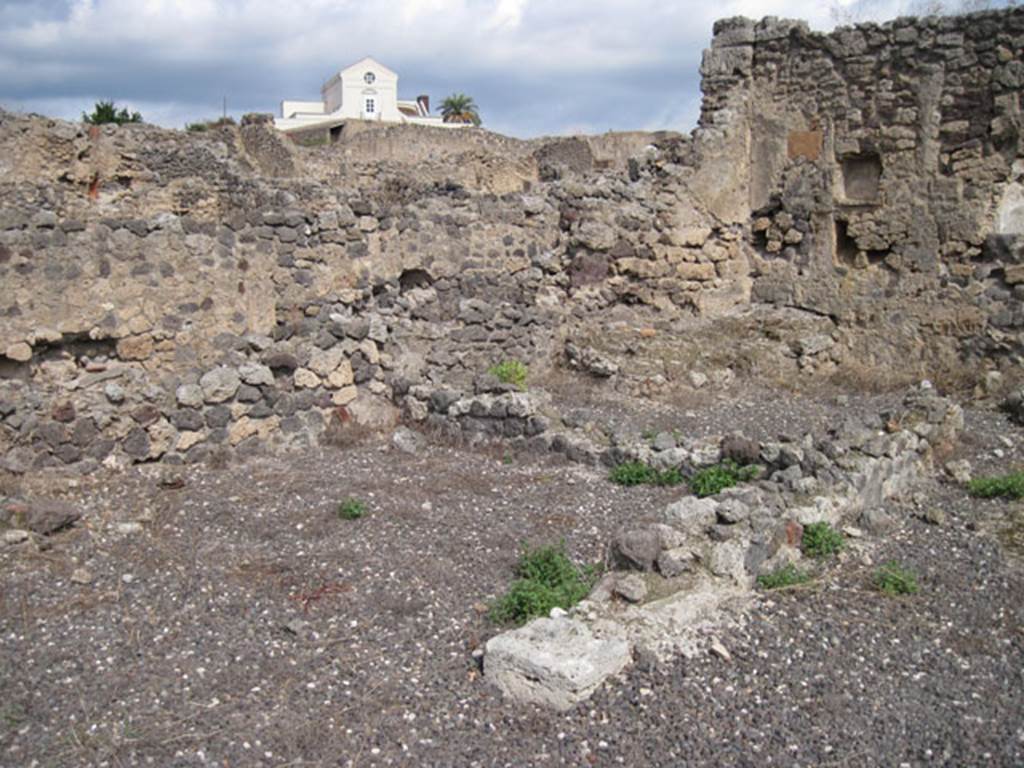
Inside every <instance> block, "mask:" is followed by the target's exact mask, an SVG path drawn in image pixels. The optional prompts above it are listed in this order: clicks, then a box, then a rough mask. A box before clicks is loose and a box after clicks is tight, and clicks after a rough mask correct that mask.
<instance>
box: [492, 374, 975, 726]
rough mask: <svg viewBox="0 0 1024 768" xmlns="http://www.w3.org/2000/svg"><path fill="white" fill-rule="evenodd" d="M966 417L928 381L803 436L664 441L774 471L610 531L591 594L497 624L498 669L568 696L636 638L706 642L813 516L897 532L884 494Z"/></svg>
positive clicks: (542, 690)
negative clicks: (894, 404)
mask: <svg viewBox="0 0 1024 768" xmlns="http://www.w3.org/2000/svg"><path fill="white" fill-rule="evenodd" d="M962 428H963V413H962V411H961V409H960V408H959V406H957V405H955V404H954V403H952V402H951V401H949V400H947V399H945V398H942V397H939V396H938V395H937V394H936V393H935V391H934V389H933V388H932V387H931V385H928V384H926V385H924V386H922V387H920V388H918V389H916V390H914V391H912V392H910V393H909V394H908V395H907V397H906V398H905V400H904V403H903V408H902V409H901V410H900V411H899V412H897V413H887V414H883V415H881V416H879V417H878V418H877V419H872V420H867V421H856V420H847V421H844V422H842V423H840V424H836V425H835V426H834V427H833V428H832V429H831V430H829V432H828V433H827V434H822V435H817V436H815V435H810V434H809V435H806V436H805V437H804V438H802V439H801V440H799V441H790V442H758V441H754V440H751V439H749V438H744V437H738V436H730V437H727V438H725V439H723V440H722V441H721V443H720V444H719V445H718V446H717V449H715V450H713V451H709V450H708V446H707V445H703V446H694V447H690V448H682V449H680V448H679V447H678V446H668V445H665V446H663V447H662V450H661V451H658V452H659V453H666V452H669V451H671V452H672V453H673V455H672V459H671V465H672V466H678V465H679V464H680V463H683V464H687V463H690V464H691V466H692V465H693V464H694V463H696V462H700V463H710V462H715V461H718V460H720V459H721V458H723V457H725V458H735V459H739V460H744V461H757V462H760V463H761V464H762V465H763V466H764V467H765V473H764V479H763V480H760V481H757V482H753V483H748V484H743V485H739V486H735V487H733V488H729V489H726V490H724V491H722V492H721V493H719V494H717V495H716V496H714V497H708V498H703V499H700V498H697V497H695V496H684V497H682V498H681V499H679V500H678V501H676V502H674V503H672V504H670V505H669V506H668V507H667V508H666V509H665V510H664V512H663V513H662V515H661V516H660V521H659V522H656V523H651V524H645V525H631V526H627V527H625V528H624V529H623V530H622V531H620V532H619V533H618V534H617V535H616V537H615V538H614V540H613V541H612V542H610V544H609V548H608V556H607V564H608V566H609V567H610V568H611V569H612V570H611V571H610V572H609V573H607V574H606V575H605V576H604V578H603V579H602V580H601V582H600V583H599V584H598V585H597V587H596V588H595V589H594V591H593V592H592V593H591V595H590V597H589V598H588V599H587V600H585V601H583V602H582V603H580V604H579V605H578V606H576V607H575V608H574V609H573V610H572V611H571V612H570V613H569V614H566V613H565V612H564V611H561V610H559V609H556V610H555V611H553V614H554V615H553V616H552V617H551V618H543V619H537V620H535V621H534V622H531V623H530V624H527V625H526V626H525V627H522V628H519V629H515V630H511V631H509V632H506V633H503V634H500V635H498V636H497V637H495V638H492V639H491V640H490V641H488V643H487V646H486V654H485V656H484V672H485V674H486V675H487V676H488V677H489V678H490V679H491V680H492V682H493V683H494V684H495V685H497V686H498V687H499V688H500V689H501V690H502V691H503V692H504V693H505V694H507V695H508V696H510V697H512V698H514V699H516V700H519V701H528V702H532V703H537V704H541V705H545V706H551V707H554V708H555V709H568V708H571V707H572V706H574V705H575V704H577V703H578V702H579V701H581V700H583V699H585V698H586V697H587V696H589V695H590V694H591V693H592V692H593V691H594V690H595V689H596V688H597V686H598V685H600V683H601V681H602V680H604V679H605V678H607V677H608V676H610V675H612V674H615V673H617V672H619V671H620V670H622V669H623V668H624V667H626V666H628V665H629V664H630V663H631V660H632V652H633V649H637V650H638V651H641V652H644V653H654V654H657V655H662V656H664V655H667V654H673V653H679V652H684V653H692V652H694V650H695V643H696V642H698V641H697V634H696V632H697V630H700V629H707V628H708V627H713V626H714V625H715V623H716V622H719V623H720V622H722V621H726V620H728V619H729V613H728V612H727V611H726V610H725V606H726V605H728V604H737V603H739V604H742V603H743V602H744V597H745V595H747V594H749V590H750V589H751V588H752V586H753V584H754V581H755V579H756V578H757V576H758V575H759V574H763V573H768V572H770V571H772V570H774V569H775V568H778V567H780V566H782V565H785V564H788V563H793V562H795V561H797V560H799V559H800V557H801V554H800V543H801V538H802V531H803V526H804V525H808V524H810V523H817V522H822V521H824V522H828V523H831V524H834V525H838V526H845V528H844V530H846V531H847V532H848V533H849V534H856V535H858V536H865V535H867V536H870V535H881V534H884V533H885V532H886V531H887V530H888V529H889V527H890V526H892V525H893V521H892V519H891V518H890V517H889V516H888V515H887V514H886V513H885V512H884V511H882V510H881V509H879V505H881V504H882V503H883V502H884V501H886V500H887V499H890V498H892V497H894V496H897V495H900V494H902V493H905V492H906V491H908V490H909V489H910V488H911V487H912V486H913V483H914V482H915V481H916V480H917V479H918V478H919V477H920V476H921V475H922V474H923V473H927V472H929V471H930V470H931V469H932V466H933V459H934V456H935V454H936V453H938V454H940V455H943V454H945V453H947V452H948V451H949V450H951V448H952V443H953V441H954V440H955V439H956V437H957V435H958V434H959V432H960V430H961V429H962ZM645 451H646V452H648V453H650V452H651V448H650V447H646V446H643V447H636V448H632V449H627V450H626V451H624V455H643V452H645ZM699 465H700V464H697V466H699ZM850 526H856V528H854V527H850ZM649 594H652V595H656V596H657V597H656V598H654V599H651V600H650V601H648V595H649ZM666 594H669V595H670V596H668V597H664V595H666Z"/></svg>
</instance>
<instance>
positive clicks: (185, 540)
mask: <svg viewBox="0 0 1024 768" xmlns="http://www.w3.org/2000/svg"><path fill="white" fill-rule="evenodd" d="M780 402H781V401H780V400H778V399H774V398H752V399H747V400H743V399H738V400H735V401H733V403H732V405H730V406H728V407H725V406H722V407H717V408H715V409H712V410H708V409H706V408H701V409H700V410H699V411H694V410H690V409H686V408H683V409H680V410H678V411H676V412H675V413H674V414H673V413H672V412H671V411H669V410H659V411H658V413H657V414H656V415H657V417H658V423H657V424H652V425H651V426H652V427H655V428H658V429H662V428H672V427H673V425H678V428H680V429H685V430H686V431H687V433H688V434H690V433H692V434H694V435H700V434H709V433H713V432H714V431H715V430H718V431H720V432H723V433H724V432H728V431H732V430H733V429H734V428H738V427H741V428H742V430H743V431H744V432H746V433H747V434H748V435H750V436H751V437H763V438H768V437H774V436H775V435H776V434H777V433H778V432H779V431H790V432H792V431H799V430H800V429H802V427H803V426H806V425H807V424H810V423H819V422H821V421H822V419H827V418H832V417H834V416H836V415H837V414H838V413H839V411H840V410H842V409H838V408H837V407H836V406H835V403H834V402H832V401H830V400H829V401H824V400H821V401H815V400H807V401H803V402H802V401H799V400H798V399H797V398H793V397H789V398H786V399H785V403H786V405H785V406H784V407H781V406H780V405H779V403H780ZM865 402H867V401H865ZM869 404H871V405H875V404H876V403H875V402H874V401H871V402H870V403H869ZM856 406H857V403H856V402H855V403H853V404H848V405H846V406H844V408H853V407H856ZM600 411H601V409H600V408H599V407H596V406H595V413H596V414H597V415H598V416H599V415H600ZM687 413H689V414H690V415H687ZM709 413H710V414H712V415H710V416H709V415H708V414H709ZM839 415H841V414H839ZM967 415H968V424H967V428H966V430H965V434H964V439H963V441H962V443H961V445H960V447H959V448H958V454H957V456H955V457H954V458H967V459H969V460H970V461H971V462H972V464H973V465H974V467H975V471H976V473H989V472H996V471H1006V470H1008V469H1011V468H1014V467H1020V466H1021V463H1022V461H1024V452H1022V450H1021V445H1022V441H1021V435H1022V430H1020V429H1019V428H1016V427H1013V426H1011V425H1010V424H1008V422H1007V421H1006V420H1005V418H1004V417H1003V416H1002V415H1000V414H997V413H995V412H991V411H982V410H978V411H968V414H967ZM646 418H649V417H648V416H643V417H641V418H640V421H641V422H642V421H643V419H646ZM639 424H640V422H637V424H635V425H634V426H638V425H639ZM737 425H738V426H737ZM617 426H618V427H622V425H621V424H619V425H617ZM177 474H178V473H177V472H176V471H175V470H172V469H169V468H164V467H143V468H138V469H135V470H132V471H130V472H128V473H125V474H120V475H113V474H107V475H100V476H95V477H92V478H85V479H82V478H78V479H74V478H67V477H56V476H40V477H34V478H29V479H27V480H25V482H24V491H25V492H26V493H28V494H32V493H43V492H46V493H47V494H49V495H51V496H55V497H61V498H65V499H68V500H71V501H73V502H74V503H75V504H77V505H79V507H80V509H81V511H82V513H83V518H82V520H81V521H80V522H79V524H78V525H77V526H76V527H74V528H72V529H70V530H68V531H66V532H63V533H59V534H55V535H54V536H52V537H49V538H48V539H47V540H46V542H45V543H46V545H47V546H46V548H45V549H43V550H42V551H40V550H39V549H38V548H36V547H32V546H29V545H17V546H7V547H4V548H3V549H0V575H2V593H0V597H2V600H0V679H2V684H0V688H2V696H0V766H9V767H10V768H23V767H25V766H79V765H81V766H93V765H96V766H114V767H119V766H136V765H155V766H218V767H219V768H220V767H224V766H278V767H279V768H284V766H384V765H406V766H531V765H572V766H605V765H607V766H614V765H628V766H637V765H647V766H766V765H779V766H904V765H905V766H919V765H920V766H925V765H928V766H930V765H936V766H973V765H985V766H1019V765H1024V679H1022V677H1024V605H1022V601H1021V595H1022V594H1024V576H1022V571H1021V567H1020V554H1021V552H1022V551H1024V549H1022V545H1024V536H1022V531H1024V510H1022V505H1021V504H1020V503H1014V502H1007V501H978V500H975V499H971V498H970V497H968V496H967V495H966V493H965V492H964V491H963V490H962V489H961V488H959V487H957V486H955V485H953V484H952V483H950V482H948V481H946V480H943V479H941V478H935V479H931V480H928V481H925V482H923V483H922V484H921V487H920V489H919V490H918V491H917V492H915V493H914V494H911V495H909V496H908V497H907V498H906V499H902V500H899V501H895V502H893V503H892V504H891V505H890V508H889V511H890V512H892V513H893V514H894V515H895V516H896V517H897V519H898V520H899V527H898V529H897V530H896V531H895V532H894V533H892V534H890V535H888V536H887V537H885V538H884V539H872V540H869V541H868V540H864V541H858V542H854V544H853V546H851V547H850V548H848V550H847V552H846V553H845V554H844V555H843V556H842V557H840V558H838V559H836V560H833V561H831V562H829V563H827V564H825V565H824V566H823V567H822V569H821V572H820V575H819V578H818V579H817V580H816V581H814V582H812V583H811V584H810V585H807V586H804V587H801V588H798V589H792V590H787V591H781V592H770V593H761V594H759V596H758V597H757V599H756V600H755V602H754V604H753V605H752V607H751V609H750V611H749V614H748V616H747V618H746V621H745V622H743V623H742V625H741V626H739V627H730V628H729V629H728V630H724V631H723V633H722V634H721V637H720V639H721V641H722V643H723V644H724V645H725V646H726V647H727V648H728V650H729V652H730V654H731V657H732V658H731V660H729V661H725V660H722V659H721V658H718V657H717V656H713V655H711V654H706V655H704V654H700V655H698V656H696V657H695V658H692V659H683V658H680V659H677V660H675V661H673V662H667V663H656V662H652V661H650V660H642V661H640V662H638V663H637V664H636V665H634V666H633V667H632V668H631V669H630V670H629V671H628V672H627V673H625V674H624V675H623V676H622V677H620V678H617V679H614V680H612V681H610V682H609V683H607V684H606V685H605V686H604V687H603V688H602V689H601V690H599V691H598V693H597V694H596V695H595V696H594V697H593V698H592V699H591V700H590V701H588V702H586V703H583V704H581V705H579V706H578V707H577V708H576V709H575V710H573V711H571V712H568V713H566V714H561V715H555V714H552V713H550V712H547V711H543V710H540V709H536V708H533V707H524V706H518V705H515V704H512V703H510V702H507V701H504V700H502V698H501V696H500V695H499V694H498V693H496V691H495V690H494V689H492V688H491V687H490V686H489V685H488V683H487V681H486V679H485V678H484V677H483V676H482V675H481V674H480V671H479V668H478V664H477V662H476V660H475V659H474V658H473V651H474V649H476V648H478V647H480V646H481V644H482V643H483V642H485V641H486V640H487V638H488V637H490V636H491V635H493V634H494V633H495V632H496V631H497V629H496V628H495V627H494V626H493V625H491V624H490V623H489V622H488V621H487V619H486V617H485V616H484V615H483V610H484V606H485V604H486V603H487V602H488V601H489V600H491V599H493V597H494V596H495V595H497V594H498V592H499V591H500V590H501V589H503V588H504V586H506V585H507V583H508V581H509V579H510V578H511V569H512V565H513V563H514V561H515V559H516V554H517V550H518V548H519V546H520V544H521V543H522V542H524V541H529V542H533V543H542V542H551V541H558V540H562V539H564V540H565V542H566V544H567V546H568V548H569V550H570V552H571V553H572V554H573V556H574V557H575V558H577V559H578V560H581V561H594V560H597V559H599V558H600V556H601V554H602V548H603V546H604V543H605V542H606V541H607V539H608V537H609V536H610V534H611V533H612V531H614V530H615V529H616V527H617V526H619V525H621V524H623V523H625V522H628V521H632V520H636V519H639V518H643V517H645V516H649V515H653V514H655V513H656V512H657V511H658V510H660V509H661V508H662V507H663V506H664V505H665V504H666V503H668V502H670V501H671V500H673V499H674V498H676V497H677V496H678V495H680V494H681V493H682V491H681V490H679V489H663V488H653V489H652V488H632V489H626V488H620V487H617V486H614V485H611V484H610V483H608V482H607V481H606V480H605V479H604V477H603V474H602V473H600V472H597V471H594V470H590V469H586V468H582V467H578V466H573V465H569V464H566V463H564V462H559V461H557V460H554V459H550V458H548V457H528V456H514V455H511V454H508V453H506V452H504V451H503V450H502V449H501V448H495V449H487V450H469V449H463V448H452V447H443V446H434V447H430V448H427V449H424V450H423V451H422V452H421V453H420V454H418V455H416V456H408V455H405V454H401V453H398V452H396V451H393V450H387V449H386V448H385V447H384V446H380V445H372V444H371V445H366V446H362V447H360V448H357V449H352V450H346V451H340V450H334V449H327V448H325V449H322V450H316V451H311V452H309V453H307V454H303V455H292V456H288V457H283V458H277V459H259V460H254V461H251V462H249V463H248V464H245V465H242V466H234V467H230V468H228V469H224V470H213V469H194V470H188V471H184V470H183V471H182V472H181V475H180V476H181V477H182V479H183V480H184V486H183V487H181V488H168V487H165V483H161V480H164V481H166V479H167V478H168V477H173V476H177ZM346 498H356V499H359V500H361V501H363V502H364V503H365V505H366V510H367V512H366V515H365V516H364V517H362V518H360V519H358V520H341V519H339V518H338V516H337V514H336V511H337V507H338V505H339V503H340V502H341V501H343V500H345V499H346ZM929 509H931V510H941V511H942V512H944V513H945V521H944V522H943V524H941V525H934V524H930V523H927V522H925V521H924V520H923V519H921V518H922V517H923V515H922V513H923V511H926V510H929ZM933 517H934V516H933ZM126 522H140V523H141V524H142V526H141V530H136V531H135V532H132V530H133V528H132V527H130V526H129V527H128V528H124V527H123V526H121V527H119V524H121V523H126ZM888 560H897V561H899V562H901V563H903V564H904V565H906V566H908V567H910V568H912V569H913V570H915V571H916V573H917V575H918V578H919V582H920V592H919V593H918V594H916V595H911V596H905V597H895V598H894V597H886V596H883V595H881V594H879V593H878V592H877V591H875V590H874V589H873V588H872V586H871V576H872V573H873V572H874V570H875V568H876V567H877V565H878V564H879V563H882V562H885V561H888ZM80 569H84V570H85V571H87V572H88V575H89V576H90V577H91V579H92V580H91V583H87V584H83V583H76V582H75V581H73V580H72V574H74V573H75V572H76V571H79V573H78V576H79V577H80V576H81V575H82V574H81V572H80ZM79 580H81V579H80V578H79Z"/></svg>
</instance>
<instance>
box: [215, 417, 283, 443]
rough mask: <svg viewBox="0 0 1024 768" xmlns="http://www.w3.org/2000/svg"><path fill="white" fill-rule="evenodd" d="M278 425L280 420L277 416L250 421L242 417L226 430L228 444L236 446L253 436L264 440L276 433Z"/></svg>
mask: <svg viewBox="0 0 1024 768" xmlns="http://www.w3.org/2000/svg"><path fill="white" fill-rule="evenodd" d="M280 424H281V420H280V418H279V417H277V416H271V417H270V418H268V419H250V418H249V417H248V416H243V417H242V418H240V419H239V420H238V421H236V422H235V423H233V424H232V425H231V426H230V427H229V428H228V442H229V443H230V444H231V445H238V444H239V443H241V442H243V441H244V440H247V439H249V438H250V437H253V436H254V435H255V436H257V437H258V438H259V439H260V440H266V439H267V438H268V437H270V436H271V435H272V434H274V433H275V432H277V430H278V428H279V427H280Z"/></svg>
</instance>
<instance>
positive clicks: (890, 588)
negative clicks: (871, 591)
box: [872, 561, 917, 597]
mask: <svg viewBox="0 0 1024 768" xmlns="http://www.w3.org/2000/svg"><path fill="white" fill-rule="evenodd" d="M872 583H873V584H874V586H875V589H877V590H878V591H879V592H881V593H882V594H883V595H889V596H890V597H894V596H896V595H913V594H915V593H916V592H917V575H916V574H915V573H914V572H913V571H912V570H910V569H909V568H904V567H903V566H902V565H900V564H899V563H897V562H895V561H892V562H888V563H885V564H884V565H882V566H881V567H880V568H879V569H878V570H877V571H875V575H874V576H873V577H872Z"/></svg>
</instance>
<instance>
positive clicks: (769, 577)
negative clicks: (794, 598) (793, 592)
mask: <svg viewBox="0 0 1024 768" xmlns="http://www.w3.org/2000/svg"><path fill="white" fill-rule="evenodd" d="M810 580H811V575H810V574H809V573H807V571H801V570H800V569H799V568H797V567H796V566H795V565H793V564H789V565H784V566H782V567H781V568H776V569H775V570H774V571H772V572H771V573H763V574H761V575H760V576H758V577H757V585H758V586H759V587H761V589H782V588H783V587H793V586H796V585H797V584H806V583H807V582H808V581H810Z"/></svg>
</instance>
